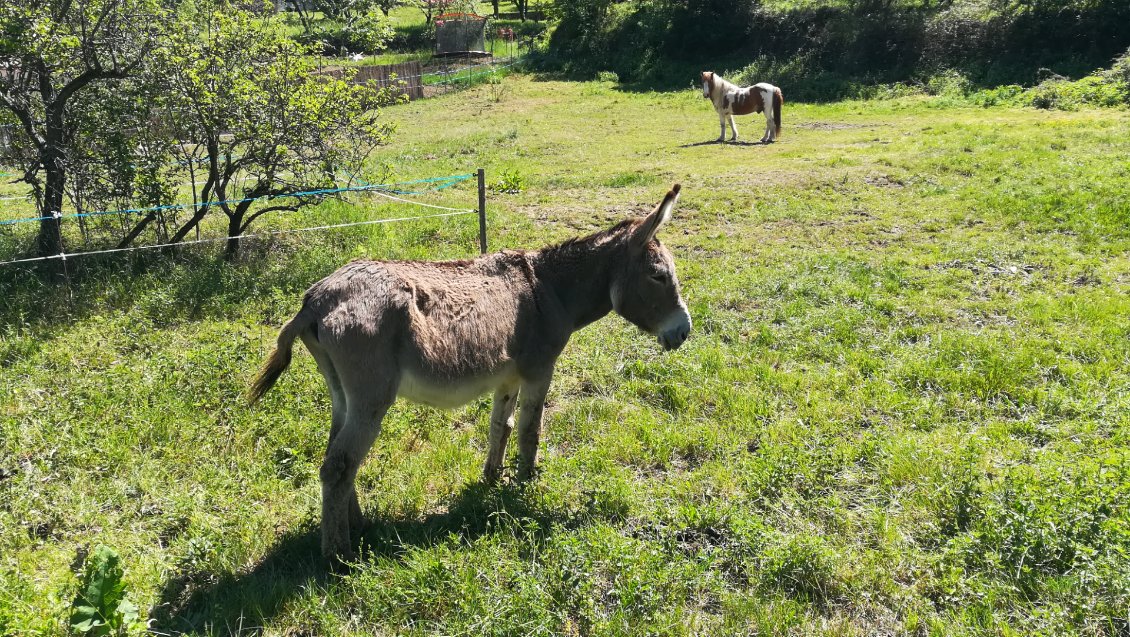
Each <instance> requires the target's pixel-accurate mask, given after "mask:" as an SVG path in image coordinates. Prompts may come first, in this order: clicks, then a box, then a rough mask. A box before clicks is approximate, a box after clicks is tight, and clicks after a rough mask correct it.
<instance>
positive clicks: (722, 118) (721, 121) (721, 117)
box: [715, 111, 726, 143]
mask: <svg viewBox="0 0 1130 637" xmlns="http://www.w3.org/2000/svg"><path fill="white" fill-rule="evenodd" d="M718 125H719V126H721V127H722V132H721V133H718V139H717V140H715V141H717V142H719V143H721V142H724V141H726V114H725V113H723V112H722V111H718Z"/></svg>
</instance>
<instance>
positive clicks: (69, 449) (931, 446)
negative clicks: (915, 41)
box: [0, 77, 1130, 636]
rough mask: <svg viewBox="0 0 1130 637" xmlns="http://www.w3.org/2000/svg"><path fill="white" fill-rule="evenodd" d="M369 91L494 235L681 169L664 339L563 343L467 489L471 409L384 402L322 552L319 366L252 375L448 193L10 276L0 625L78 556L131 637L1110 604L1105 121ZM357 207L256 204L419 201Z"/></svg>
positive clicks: (1127, 143) (686, 624)
mask: <svg viewBox="0 0 1130 637" xmlns="http://www.w3.org/2000/svg"><path fill="white" fill-rule="evenodd" d="M386 116H387V117H389V118H390V119H392V120H395V121H396V122H397V123H398V125H399V128H398V130H397V132H396V135H395V138H394V143H393V144H392V145H390V146H388V147H386V148H384V149H382V150H381V152H380V153H379V156H378V157H375V158H374V167H375V166H378V165H383V166H386V167H387V168H388V169H389V170H390V171H391V175H392V178H394V179H396V178H402V179H411V178H417V177H424V176H433V175H445V174H453V173H462V172H469V171H470V170H472V169H474V168H476V167H484V168H486V169H487V174H488V181H489V183H491V184H492V185H496V184H499V183H500V182H502V181H505V186H507V188H498V189H496V190H495V191H493V192H492V193H491V194H490V196H489V208H490V233H489V235H490V243H491V247H492V249H501V248H513V249H518V248H535V247H537V246H540V245H543V244H545V243H547V242H552V241H557V240H561V239H564V238H566V237H570V236H574V235H576V234H579V233H587V232H590V231H593V230H596V229H599V228H603V227H606V226H608V225H611V224H612V223H614V222H616V221H617V220H619V219H622V218H624V217H625V216H628V215H634V214H640V213H642V212H644V211H646V210H648V209H649V208H650V206H652V205H654V203H655V202H656V201H657V200H658V199H659V198H660V197H661V196H662V193H663V192H664V191H665V190H666V189H667V188H668V187H669V186H670V185H671V184H672V183H675V182H679V183H682V184H683V186H684V195H683V197H682V199H681V200H680V204H679V207H678V209H677V210H676V212H675V219H674V221H673V222H672V224H671V226H670V228H669V229H668V230H666V231H665V233H664V235H663V236H662V239H663V240H664V241H665V242H666V243H667V244H668V245H670V246H671V248H672V250H673V251H674V253H675V255H676V259H677V261H678V267H679V271H680V276H681V279H682V281H683V287H684V289H683V293H684V297H685V298H686V299H687V301H688V304H689V306H690V309H691V314H692V316H693V318H694V321H695V330H694V332H693V333H692V336H691V339H690V340H689V341H688V343H687V344H686V345H685V346H684V347H683V348H682V349H680V350H679V351H677V352H674V353H668V354H664V353H662V352H660V351H659V350H658V348H657V346H656V344H655V342H654V339H652V338H650V337H647V336H644V335H642V334H639V333H638V332H637V331H636V330H635V329H634V328H632V327H631V326H629V325H628V324H627V323H626V322H625V321H623V320H621V319H619V318H616V317H609V318H607V319H605V320H604V321H602V322H600V323H597V324H595V325H593V326H591V327H589V328H587V329H586V330H584V331H582V332H581V333H579V334H578V335H577V336H576V337H575V338H574V340H573V341H572V342H571V343H570V345H569V347H568V348H567V349H566V351H565V354H564V355H563V357H562V359H561V360H560V362H559V366H558V372H557V376H556V379H555V383H554V386H553V388H552V390H551V393H550V398H549V406H548V410H547V417H546V428H545V435H544V436H543V447H542V465H541V466H542V468H543V472H542V473H541V475H540V477H539V478H538V479H537V481H536V482H533V483H531V484H528V485H524V486H523V485H519V484H515V483H513V482H512V481H510V480H505V481H504V482H503V484H501V485H500V486H497V487H492V488H488V487H486V486H483V485H482V484H481V483H480V482H479V472H480V467H481V463H482V460H483V453H484V447H485V442H486V430H487V417H488V413H489V403H488V401H486V400H485V399H484V400H480V401H478V402H475V403H473V404H472V405H470V406H468V407H466V408H464V409H461V410H457V411H455V412H448V413H444V412H438V411H434V410H431V409H427V408H423V407H418V406H414V405H409V404H404V403H398V404H397V405H396V406H395V407H394V408H393V410H392V411H391V412H390V414H389V416H388V417H387V418H386V420H385V423H384V430H383V433H382V434H381V437H380V438H379V440H378V441H377V443H376V445H375V446H374V448H373V451H372V452H371V454H370V456H369V461H368V463H367V464H366V465H365V467H364V469H363V470H362V474H361V476H360V478H359V491H360V493H361V500H362V507H363V508H364V509H365V512H366V515H367V517H368V519H369V521H370V526H369V528H368V530H367V532H366V534H365V537H364V543H365V547H366V554H365V557H364V558H363V559H362V560H361V561H360V562H359V563H358V564H356V565H355V567H354V568H353V569H352V571H351V572H349V573H348V574H346V575H334V574H329V573H327V572H326V571H325V569H324V567H323V566H322V564H321V563H320V560H319V557H318V537H317V526H316V525H317V517H318V513H319V488H318V477H317V476H318V466H319V462H320V456H321V453H322V451H323V447H324V444H325V439H326V436H327V431H328V426H329V400H328V396H327V394H326V392H325V390H324V388H323V385H322V381H321V379H320V377H319V376H318V374H317V372H316V370H315V368H314V365H313V363H312V361H311V359H310V357H309V356H308V355H307V354H305V353H304V352H303V353H300V354H298V355H297V356H296V358H295V362H294V364H293V366H292V368H291V370H290V371H289V372H288V373H287V375H285V376H284V377H283V379H282V380H281V381H280V383H279V386H278V387H276V389H275V390H274V391H273V392H272V393H271V394H269V395H268V396H267V397H266V399H265V400H264V402H263V403H262V404H261V405H260V406H258V407H256V408H255V409H249V408H247V407H246V406H245V404H244V403H243V401H242V398H241V393H242V392H243V390H244V388H245V386H246V383H247V382H248V380H249V379H250V378H251V376H252V375H253V374H254V372H255V369H256V368H257V366H258V364H259V362H260V361H261V359H262V358H263V357H264V356H265V354H266V353H267V352H268V351H269V349H270V348H271V346H272V345H273V341H274V337H275V333H276V330H277V328H278V327H279V326H280V325H281V324H282V323H283V322H284V321H285V320H287V319H288V318H289V317H290V316H291V315H292V314H293V312H294V311H296V309H297V308H298V305H299V302H300V296H301V293H302V291H303V290H304V289H305V288H306V287H307V286H308V285H309V284H310V283H312V282H313V281H315V280H316V279H318V278H319V277H321V276H324V275H326V274H328V273H329V272H331V271H332V270H333V269H335V268H336V267H338V266H339V265H341V264H342V263H344V262H345V261H346V260H348V259H349V258H353V257H360V256H367V257H373V258H407V257H412V258H415V257H426V258H453V257H468V256H471V255H473V254H474V253H475V252H476V248H475V237H476V227H475V221H474V217H470V216H469V217H454V218H452V219H450V220H427V221H420V222H411V223H401V224H389V225H380V226H372V227H369V228H361V229H351V230H348V231H334V232H327V233H324V234H305V235H295V236H293V237H282V238H275V239H272V240H271V241H264V242H257V243H253V244H251V245H249V246H248V248H249V250H248V251H247V253H246V255H245V257H244V258H243V259H242V260H241V261H240V262H239V263H237V264H226V263H224V262H222V261H221V260H220V259H219V248H214V247H186V248H182V249H180V251H178V252H177V253H175V254H173V255H141V254H139V255H131V256H121V255H114V256H107V257H104V258H101V259H100V260H92V259H86V260H82V259H75V260H72V261H69V262H68V263H69V271H68V273H69V275H70V284H69V285H59V284H47V283H44V282H42V280H41V279H39V278H37V277H35V276H33V275H31V274H29V273H28V272H27V270H26V269H19V268H13V267H6V268H3V269H0V299H3V301H2V302H0V330H2V332H0V634H5V633H13V634H21V635H22V634H48V635H55V634H63V633H65V632H66V630H67V624H68V621H67V618H68V615H69V606H70V603H71V601H72V599H73V598H74V596H75V593H76V589H77V586H78V580H77V578H76V576H75V572H76V570H77V569H78V566H79V564H80V563H81V559H76V556H78V557H81V555H84V554H85V553H86V550H87V549H89V548H90V547H92V546H94V545H97V544H106V545H108V546H111V547H113V548H114V549H115V550H116V551H117V552H118V553H119V554H120V555H121V564H122V567H123V569H124V573H125V576H124V582H125V586H126V593H127V596H128V597H129V598H130V599H131V600H132V601H133V602H134V603H136V604H137V605H138V606H139V607H140V609H141V615H142V617H143V618H146V617H148V619H149V621H150V624H149V627H150V628H151V629H152V630H154V631H155V632H157V633H158V634H170V633H180V632H189V633H194V634H259V633H262V634H268V635H330V634H353V635H391V634H410V635H731V634H734V635H753V634H756V635H782V634H792V635H804V634H822V635H881V634H911V635H947V636H948V635H1036V634H1040V635H1072V634H1078V635H1110V636H1114V635H1125V634H1126V633H1127V631H1128V630H1130V618H1128V613H1130V452H1128V447H1127V445H1128V442H1130V440H1128V432H1130V422H1128V420H1130V404H1128V402H1130V394H1128V392H1130V339H1128V337H1130V296H1128V295H1127V285H1128V283H1130V253H1128V248H1130V113H1128V112H1127V111H1125V110H1082V111H1078V112H1072V113H1064V112H1045V111H1034V110H1019V109H1003V108H991V109H971V108H961V107H951V106H945V105H944V104H943V103H941V102H938V101H930V100H928V99H923V98H906V99H902V100H893V101H884V102H841V103H835V104H828V105H820V106H809V105H804V104H792V103H787V104H786V107H785V112H784V123H785V129H784V133H783V136H782V139H781V142H780V143H778V144H775V145H772V146H760V145H754V144H748V143H743V144H738V145H724V146H721V145H717V144H713V143H708V141H709V140H713V139H714V137H715V136H716V135H717V119H716V117H715V115H714V114H713V111H712V110H711V108H710V107H709V105H707V104H706V103H704V102H703V100H702V99H701V97H700V96H698V95H696V94H695V93H694V92H693V91H691V90H687V91H683V92H679V93H625V92H619V91H617V90H615V88H614V87H613V86H612V85H609V84H602V83H562V82H548V81H546V82H543V81H535V80H532V79H529V78H526V77H511V78H508V79H507V80H505V81H504V82H503V83H500V84H489V85H483V86H479V87H476V88H474V89H472V90H470V91H467V92H463V93H459V94H454V95H451V96H447V97H444V98H438V99H434V100H426V101H421V102H416V103H412V104H409V105H405V106H399V107H395V108H391V109H388V110H387V111H386ZM739 125H740V126H743V132H744V136H745V138H746V139H749V140H754V139H757V137H758V136H759V135H760V132H761V124H760V122H758V121H757V120H756V119H751V118H743V119H741V120H739ZM504 175H505V178H504V177H503V176H504ZM515 187H520V189H521V192H519V193H516V194H507V193H504V192H502V190H504V189H507V190H512V189H514V188H515ZM429 201H436V202H440V203H445V204H449V205H458V206H468V205H472V204H473V201H474V189H473V188H471V187H470V186H460V187H457V188H453V189H450V190H446V191H444V193H443V195H442V196H440V197H435V198H433V199H429ZM351 202H352V203H349V204H346V203H339V202H330V203H327V204H324V205H323V206H321V207H320V208H318V209H316V210H312V211H309V212H305V213H302V214H300V215H296V216H293V217H280V218H278V219H276V220H273V221H271V223H279V224H293V225H294V226H298V225H302V224H306V223H313V222H332V221H338V220H350V219H360V218H367V217H370V216H373V215H386V216H390V217H392V216H403V215H406V214H426V213H427V211H419V210H417V209H412V208H400V207H396V206H390V205H387V204H385V205H380V206H378V205H377V204H378V202H377V201H373V200H368V199H364V198H362V197H361V196H356V197H354V198H353V199H351ZM5 232H6V231H5Z"/></svg>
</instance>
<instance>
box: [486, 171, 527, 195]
mask: <svg viewBox="0 0 1130 637" xmlns="http://www.w3.org/2000/svg"><path fill="white" fill-rule="evenodd" d="M492 188H493V190H494V191H495V192H503V193H506V194H511V195H516V194H518V193H520V192H522V191H523V190H525V188H526V178H525V177H523V176H522V173H520V172H518V171H517V170H509V169H505V168H504V169H503V170H502V172H501V173H499V176H498V181H497V182H495V184H494V186H493V187H492Z"/></svg>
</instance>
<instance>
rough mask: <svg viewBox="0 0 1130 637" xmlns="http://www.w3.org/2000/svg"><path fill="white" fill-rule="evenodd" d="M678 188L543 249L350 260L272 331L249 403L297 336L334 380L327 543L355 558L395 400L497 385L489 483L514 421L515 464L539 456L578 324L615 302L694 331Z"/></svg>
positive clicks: (440, 402) (621, 308)
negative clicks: (678, 256) (552, 386)
mask: <svg viewBox="0 0 1130 637" xmlns="http://www.w3.org/2000/svg"><path fill="white" fill-rule="evenodd" d="M678 198H679V185H678V184H676V185H675V186H674V187H673V188H672V189H671V191H670V192H668V193H667V195H666V196H665V197H664V198H663V201H662V202H661V203H660V204H659V205H658V206H657V207H656V208H655V210H654V211H652V213H651V214H650V215H648V216H647V217H646V218H643V219H628V220H625V221H623V222H621V223H620V224H618V225H616V226H614V227H612V228H610V229H608V230H605V231H603V232H598V233H595V234H592V235H589V236H587V237H582V238H574V239H570V240H568V241H565V242H563V243H560V244H558V245H554V246H550V247H547V248H543V249H541V250H536V251H505V252H502V253H498V254H492V255H488V256H483V257H479V258H477V259H474V260H470V261H445V262H419V261H353V262H352V263H349V264H347V265H345V266H344V267H342V268H341V269H339V270H338V271H336V272H334V273H333V274H331V275H329V276H328V277H326V278H324V279H322V280H321V281H318V282H317V283H315V284H314V285H313V286H311V287H310V289H309V290H307V291H306V295H305V297H304V298H303V301H302V309H300V310H299V311H298V314H297V315H295V317H294V318H293V319H291V320H290V321H289V322H288V323H287V324H286V325H284V326H283V328H282V330H281V331H280V332H279V336H278V346H277V347H276V348H275V350H274V351H273V352H272V353H271V354H270V356H269V357H268V358H267V360H266V362H265V363H264V364H263V368H262V370H261V371H260V373H259V376H258V377H257V378H256V379H255V381H254V383H253V384H252V386H251V388H250V390H249V393H248V398H249V401H250V402H251V403H252V404H254V403H255V402H256V401H257V400H258V399H259V398H261V397H262V396H263V394H264V393H266V392H267V390H269V389H270V388H271V387H272V386H273V385H274V384H275V381H277V380H278V378H279V376H280V375H281V374H282V373H283V371H284V370H285V369H286V367H287V365H289V364H290V358H291V349H292V347H293V345H294V341H295V339H298V338H301V339H302V342H303V343H304V344H305V345H306V348H307V349H308V350H309V351H310V354H311V355H312V356H313V357H314V361H315V362H316V363H317V365H318V370H319V371H320V372H321V373H322V376H323V377H324V378H325V381H326V385H328V386H329V391H330V400H331V404H332V409H333V417H332V422H331V426H330V442H329V447H328V449H327V450H326V457H325V460H324V462H323V463H322V467H321V471H320V477H321V482H322V553H323V554H324V555H325V556H326V557H327V558H330V559H331V561H332V560H336V559H342V560H349V559H352V558H354V557H355V554H354V552H353V551H352V550H351V547H350V537H351V531H359V530H360V528H361V525H362V522H363V519H362V517H361V508H360V506H359V505H358V502H357V492H356V488H355V486H354V480H355V478H356V476H357V471H358V469H360V467H361V464H362V462H363V461H364V459H365V455H366V454H367V453H368V451H369V448H370V447H371V446H372V444H373V442H374V440H376V437H377V434H378V433H380V429H381V426H380V425H381V420H382V419H383V418H384V415H385V413H386V412H387V410H388V408H389V406H390V405H392V403H393V401H394V400H395V399H396V397H397V396H402V397H404V398H407V399H408V400H411V401H414V402H419V403H424V404H427V405H432V406H435V407H440V408H452V407H457V406H459V405H463V404H466V403H468V402H470V401H471V400H473V399H474V398H476V397H477V396H479V395H481V394H483V393H486V392H488V391H493V392H494V405H493V408H492V410H491V416H490V435H489V440H488V451H487V457H486V463H485V466H484V468H483V474H484V478H485V480H486V481H487V482H493V481H495V480H497V479H498V477H499V476H500V474H501V472H502V462H503V459H504V457H505V451H506V441H507V439H508V438H509V437H510V432H511V431H512V430H513V428H514V418H513V417H514V409H515V406H516V405H517V404H518V403H519V402H520V403H521V410H520V412H519V418H518V474H517V477H518V479H520V480H527V479H529V478H530V477H531V476H532V474H533V472H534V467H535V464H536V461H537V453H538V438H539V436H540V432H541V419H542V410H543V408H544V405H545V396H546V392H547V391H548V390H549V383H550V378H551V377H552V376H553V368H554V364H555V363H556V361H557V357H558V356H559V355H560V354H561V351H562V350H563V349H564V348H565V344H566V343H567V342H568V340H569V337H570V336H571V335H572V334H573V332H575V331H577V330H579V329H581V328H582V327H584V326H586V325H588V324H589V323H592V322H593V321H596V320H598V319H600V318H602V317H604V316H605V315H606V314H608V313H609V312H611V311H615V312H616V313H617V314H619V315H620V316H623V317H624V318H625V319H627V320H628V321H630V322H632V323H633V324H635V325H636V326H637V327H639V328H640V329H642V330H643V331H645V332H647V333H649V334H651V335H653V336H655V337H656V338H657V339H658V341H659V344H660V345H661V346H662V347H663V348H664V349H665V350H674V349H677V348H678V347H679V346H680V345H682V344H683V342H684V341H685V340H686V339H687V336H689V334H690V330H691V317H690V314H689V313H688V312H687V306H686V304H685V303H684V302H683V299H682V296H681V295H680V293H679V281H678V278H676V276H675V262H674V259H673V258H672V257H671V253H670V252H669V251H668V250H667V248H666V247H664V246H663V245H662V244H661V243H660V242H659V240H658V239H656V233H657V232H659V229H660V228H661V227H663V225H664V224H666V223H667V221H668V220H669V219H670V218H671V210H672V209H673V208H674V206H675V202H676V200H677V199H678Z"/></svg>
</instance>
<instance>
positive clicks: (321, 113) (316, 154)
mask: <svg viewBox="0 0 1130 637" xmlns="http://www.w3.org/2000/svg"><path fill="white" fill-rule="evenodd" d="M182 11H183V12H184V14H185V15H184V16H183V17H182V24H183V25H184V26H183V27H182V28H178V29H176V30H175V32H174V33H171V34H170V36H169V38H168V42H167V45H166V46H163V47H162V48H161V50H160V51H159V56H158V57H159V59H158V62H157V67H158V69H159V70H160V71H161V73H162V74H163V76H164V77H165V78H167V85H166V87H165V95H166V97H165V99H164V102H163V104H164V105H163V108H164V111H165V113H164V115H163V119H164V120H165V121H167V122H169V123H170V125H171V126H172V127H173V130H174V134H175V136H176V138H177V139H179V140H181V142H182V143H181V144H180V145H178V147H177V148H179V149H181V150H180V152H182V153H183V157H182V158H181V161H182V162H183V163H189V164H193V163H196V162H199V163H200V164H202V165H203V166H204V168H203V170H204V173H205V179H204V183H203V186H202V188H200V189H199V190H198V191H197V190H196V187H195V186H194V187H193V189H194V197H195V198H196V199H197V200H198V201H201V202H215V203H207V204H206V205H201V206H199V207H197V208H196V209H195V210H194V212H193V214H192V216H191V217H190V218H189V219H187V220H186V221H184V222H182V223H181V224H180V225H179V227H178V228H177V230H176V231H175V233H174V234H173V235H172V237H171V238H170V241H171V242H177V241H181V240H183V239H184V238H185V237H186V236H187V235H188V233H189V232H191V231H192V230H193V229H194V228H196V227H197V226H198V225H199V224H200V222H201V221H203V220H204V218H205V217H206V216H207V215H208V214H209V213H210V212H212V211H213V210H219V211H220V212H221V213H222V214H223V215H225V216H226V218H227V235H228V237H229V240H228V243H227V250H226V252H225V255H226V257H227V258H234V257H235V256H236V255H237V254H238V251H239V239H238V237H239V236H240V235H242V234H244V233H245V232H247V230H248V228H249V227H250V226H251V224H252V222H254V221H255V220H256V219H258V218H259V217H261V216H263V215H265V214H268V213H270V212H276V211H281V210H290V211H294V210H297V209H299V208H301V207H303V206H306V205H309V204H312V203H317V202H319V201H321V200H322V199H324V197H325V195H324V194H303V193H310V192H311V191H315V190H319V189H332V188H333V187H334V185H335V184H336V183H338V182H339V181H340V180H341V179H343V178H344V177H346V176H348V175H351V174H355V173H357V172H359V171H360V168H361V164H362V163H363V162H364V160H365V158H366V157H368V156H369V154H370V153H371V152H372V151H373V149H374V148H375V147H376V146H377V145H378V144H380V143H383V142H384V141H385V140H386V139H387V138H388V136H389V134H390V133H391V128H390V126H389V125H387V124H382V123H381V122H379V121H378V115H379V112H378V110H377V107H378V106H380V105H381V104H384V103H387V101H388V100H389V99H391V98H390V95H391V92H389V91H376V90H374V89H372V88H370V87H366V86H361V85H356V84H353V83H352V82H351V81H349V80H350V78H349V76H348V75H344V76H341V77H335V76H332V75H329V74H317V73H316V67H315V62H314V61H313V60H312V59H311V56H310V55H309V53H310V52H309V50H307V49H305V48H304V47H302V46H301V45H299V44H297V43H296V42H294V41H293V40H291V39H290V38H288V37H287V36H286V35H285V33H284V32H283V31H282V30H281V29H280V28H279V26H280V25H278V24H276V23H275V22H273V20H272V19H270V18H268V17H260V16H256V15H254V14H252V13H249V12H247V11H245V10H243V9H241V8H239V7H237V6H233V5H231V4H228V3H226V2H223V1H222V0H206V1H205V2H201V3H199V4H196V5H193V6H191V7H190V8H185V9H182ZM149 221H151V220H147V219H142V220H141V222H140V223H139V225H141V224H145V223H149ZM131 234H135V233H131Z"/></svg>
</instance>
